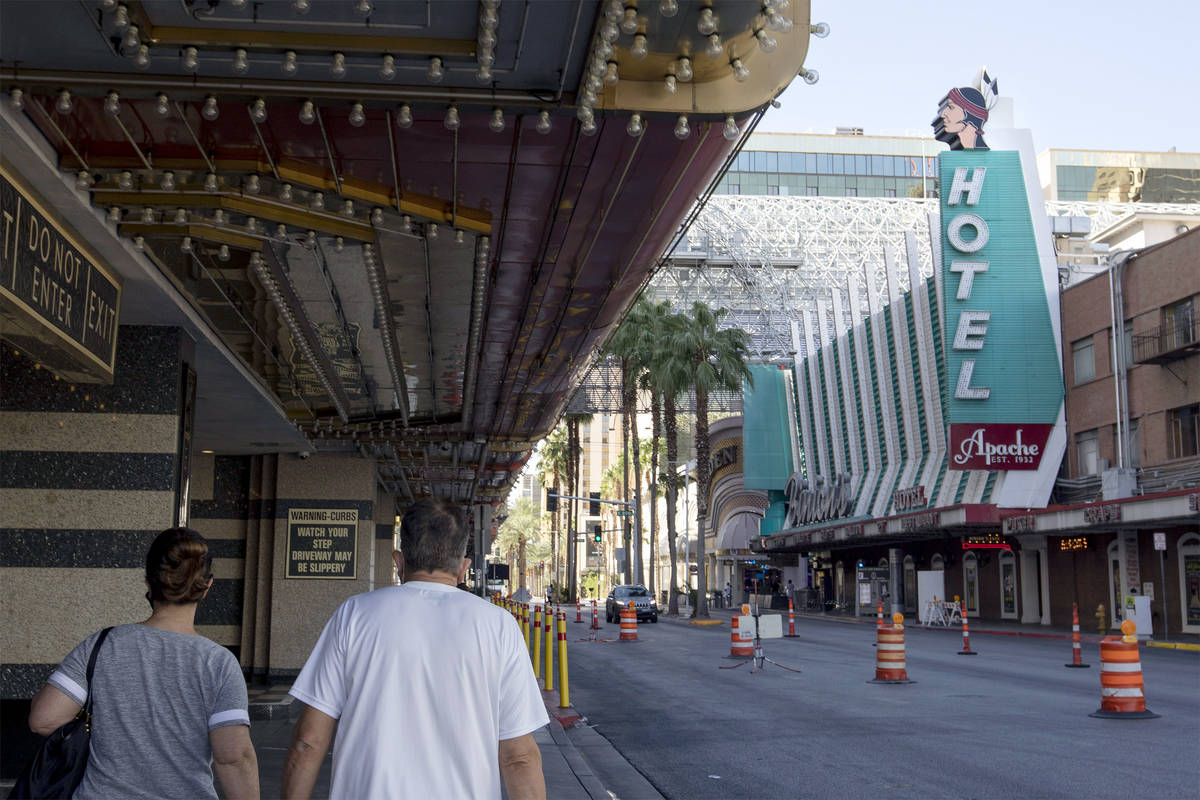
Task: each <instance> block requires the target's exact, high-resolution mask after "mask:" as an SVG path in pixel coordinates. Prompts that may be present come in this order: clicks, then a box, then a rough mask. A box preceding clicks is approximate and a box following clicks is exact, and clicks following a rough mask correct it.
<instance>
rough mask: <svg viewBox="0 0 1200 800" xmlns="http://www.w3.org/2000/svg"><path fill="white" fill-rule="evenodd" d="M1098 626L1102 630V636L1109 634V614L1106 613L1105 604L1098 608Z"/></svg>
mask: <svg viewBox="0 0 1200 800" xmlns="http://www.w3.org/2000/svg"><path fill="white" fill-rule="evenodd" d="M1096 625H1097V626H1098V627H1099V628H1100V635H1101V636H1103V635H1104V634H1106V633H1108V614H1107V613H1105V611H1104V603H1101V604H1100V605H1098V606H1096Z"/></svg>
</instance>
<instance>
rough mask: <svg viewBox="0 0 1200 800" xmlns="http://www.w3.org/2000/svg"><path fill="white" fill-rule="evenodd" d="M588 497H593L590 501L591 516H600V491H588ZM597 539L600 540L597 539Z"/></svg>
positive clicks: (589, 512) (589, 511) (589, 510)
mask: <svg viewBox="0 0 1200 800" xmlns="http://www.w3.org/2000/svg"><path fill="white" fill-rule="evenodd" d="M588 497H590V498H592V499H591V500H589V501H588V516H591V517H598V516H600V493H599V492H588ZM597 541H599V540H597Z"/></svg>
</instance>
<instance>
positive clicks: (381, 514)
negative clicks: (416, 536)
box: [372, 489, 398, 589]
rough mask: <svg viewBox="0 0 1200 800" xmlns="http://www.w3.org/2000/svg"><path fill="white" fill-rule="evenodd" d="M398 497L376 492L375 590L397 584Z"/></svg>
mask: <svg viewBox="0 0 1200 800" xmlns="http://www.w3.org/2000/svg"><path fill="white" fill-rule="evenodd" d="M397 547H398V543H397V541H396V497H395V495H392V494H389V493H387V492H385V491H383V490H382V489H377V490H376V491H375V548H374V550H373V561H374V563H373V565H372V576H373V577H372V582H373V584H374V586H373V587H372V588H374V589H382V588H383V587H385V586H392V585H393V584H394V583H395V577H396V575H395V573H396V568H395V565H394V564H393V563H392V551H393V550H396V549H397Z"/></svg>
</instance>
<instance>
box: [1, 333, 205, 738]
mask: <svg viewBox="0 0 1200 800" xmlns="http://www.w3.org/2000/svg"><path fill="white" fill-rule="evenodd" d="M117 342H118V345H117V358H116V367H115V370H114V382H113V384H112V385H111V386H105V385H100V384H78V385H76V384H73V383H71V382H69V381H67V380H60V379H58V378H57V377H56V376H55V375H54V374H52V373H51V372H50V371H49V370H48V369H44V368H41V366H40V365H39V364H37V363H36V362H35V361H33V360H31V359H30V358H28V357H26V356H25V355H24V354H22V353H20V352H19V351H16V350H14V348H13V347H11V346H7V345H6V346H5V347H4V348H3V353H2V354H0V385H2V386H3V391H0V463H2V464H3V469H2V470H0V607H2V608H3V609H4V613H3V614H0V659H2V660H3V663H2V664H0V698H3V699H6V700H7V699H28V698H30V697H32V695H33V694H34V693H35V692H37V691H38V690H39V689H40V688H41V686H42V684H43V682H44V681H45V679H46V676H47V675H49V673H50V671H51V669H52V667H53V666H54V665H56V664H57V663H58V662H59V661H60V660H61V659H62V658H63V656H65V655H66V654H67V653H68V652H70V650H71V649H72V648H73V647H74V646H75V645H76V644H78V643H79V642H80V641H81V640H82V639H83V638H84V637H85V636H87V635H88V634H89V633H92V632H94V631H96V630H99V629H100V628H102V627H104V626H105V625H112V624H120V623H124V622H135V621H137V620H140V619H144V618H145V617H146V616H147V614H148V613H149V610H150V608H149V606H148V605H147V603H146V599H145V597H144V595H145V592H146V587H145V585H144V571H145V563H146V561H145V560H146V551H147V549H149V546H150V542H151V541H153V539H154V537H155V536H156V535H157V534H158V533H159V532H160V531H162V530H163V529H165V528H168V527H171V526H172V525H174V524H176V523H177V521H178V519H179V512H180V506H181V504H182V503H183V502H184V500H182V499H181V498H185V497H186V495H183V494H182V493H181V491H180V486H181V479H182V478H183V477H185V476H184V475H182V474H181V472H180V469H179V467H180V459H179V453H180V447H181V442H182V441H183V436H182V433H183V432H182V431H181V419H182V418H183V406H184V402H183V398H184V380H183V379H184V365H185V363H186V359H187V358H189V357H190V353H189V350H190V344H191V343H190V339H188V338H187V337H186V336H184V335H183V333H182V332H181V331H179V330H178V329H176V328H156V327H142V326H122V327H121V328H120V329H119V331H118V335H117ZM6 705H7V704H6ZM7 711H8V709H7V707H6V712H5V729H6V730H7V728H8V726H7V722H8V719H7V717H8V716H9V715H8V713H7Z"/></svg>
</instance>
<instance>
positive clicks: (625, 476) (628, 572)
mask: <svg viewBox="0 0 1200 800" xmlns="http://www.w3.org/2000/svg"><path fill="white" fill-rule="evenodd" d="M629 394H630V392H629V362H628V361H626V360H625V359H624V358H622V359H621V412H622V413H621V454H622V457H621V497H622V499H623V500H624V501H625V502H626V503H628V502H629V428H630V419H629V416H630V415H629V406H630V402H629ZM635 472H636V470H635ZM624 508H625V509H626V510H629V506H628V505H626V506H625V507H624ZM621 519H622V520H623V522H624V524H623V525H622V528H623V529H624V536H623V539H622V541H623V542H624V543H625V583H633V549H632V548H631V547H630V539H631V538H632V532H631V531H630V524H631V522H632V519H633V518H632V517H628V516H626V517H622V518H621Z"/></svg>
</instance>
